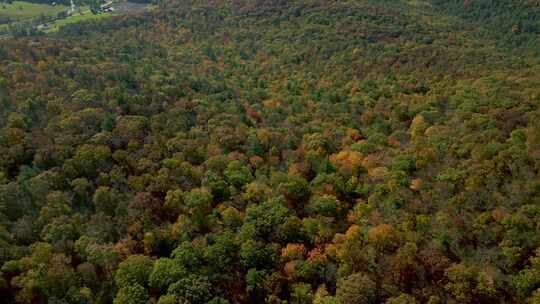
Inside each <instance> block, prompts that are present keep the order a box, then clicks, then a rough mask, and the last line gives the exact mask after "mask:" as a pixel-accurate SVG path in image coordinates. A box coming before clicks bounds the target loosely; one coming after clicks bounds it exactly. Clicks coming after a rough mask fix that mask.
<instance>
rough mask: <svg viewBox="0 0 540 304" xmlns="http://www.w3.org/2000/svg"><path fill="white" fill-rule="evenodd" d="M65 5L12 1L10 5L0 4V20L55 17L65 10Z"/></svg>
mask: <svg viewBox="0 0 540 304" xmlns="http://www.w3.org/2000/svg"><path fill="white" fill-rule="evenodd" d="M67 9H68V7H67V6H65V5H56V6H52V5H48V4H39V3H30V2H25V1H13V3H11V4H5V3H2V4H0V19H1V18H10V19H14V20H20V19H25V18H31V17H37V16H42V15H43V16H56V15H57V14H58V13H60V12H62V11H65V10H67Z"/></svg>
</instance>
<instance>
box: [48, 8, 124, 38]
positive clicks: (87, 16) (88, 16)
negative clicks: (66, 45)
mask: <svg viewBox="0 0 540 304" xmlns="http://www.w3.org/2000/svg"><path fill="white" fill-rule="evenodd" d="M83 11H84V10H83ZM114 15H115V14H114V13H101V14H98V15H94V14H92V13H91V12H90V11H89V10H88V11H85V13H84V14H82V15H81V14H79V13H75V14H73V15H72V16H70V17H68V18H66V19H61V20H57V21H55V22H54V23H51V24H49V25H48V26H47V27H46V28H44V29H43V31H44V32H45V33H53V32H57V31H58V29H60V27H62V26H65V25H68V24H73V23H77V22H82V21H89V20H99V19H104V18H107V17H111V16H114Z"/></svg>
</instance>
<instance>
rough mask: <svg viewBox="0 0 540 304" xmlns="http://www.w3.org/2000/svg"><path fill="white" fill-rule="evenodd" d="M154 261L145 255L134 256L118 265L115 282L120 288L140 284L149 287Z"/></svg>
mask: <svg viewBox="0 0 540 304" xmlns="http://www.w3.org/2000/svg"><path fill="white" fill-rule="evenodd" d="M153 264H154V263H153V261H152V260H151V259H150V258H149V257H147V256H144V255H132V256H129V257H128V258H127V259H126V260H124V261H122V262H121V263H120V265H118V270H117V271H116V273H115V275H114V281H115V282H116V285H117V286H118V287H120V288H123V287H126V286H130V285H135V284H138V285H140V286H147V285H148V279H149V276H150V273H151V271H152V268H153Z"/></svg>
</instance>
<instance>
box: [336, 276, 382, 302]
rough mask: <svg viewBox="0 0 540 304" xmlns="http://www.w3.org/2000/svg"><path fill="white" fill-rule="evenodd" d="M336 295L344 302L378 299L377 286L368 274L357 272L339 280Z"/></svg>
mask: <svg viewBox="0 0 540 304" xmlns="http://www.w3.org/2000/svg"><path fill="white" fill-rule="evenodd" d="M336 297H337V298H338V299H339V300H340V301H341V302H342V303H351V304H366V303H374V302H375V299H376V286H375V283H374V282H373V281H372V280H371V279H370V278H369V277H368V276H367V275H365V274H362V273H355V274H352V275H350V276H348V277H346V278H341V279H339V280H338V283H337V289H336Z"/></svg>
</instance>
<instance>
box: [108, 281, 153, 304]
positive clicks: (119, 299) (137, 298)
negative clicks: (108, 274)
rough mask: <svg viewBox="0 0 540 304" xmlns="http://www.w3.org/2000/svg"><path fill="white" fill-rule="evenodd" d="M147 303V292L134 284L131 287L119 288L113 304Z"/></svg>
mask: <svg viewBox="0 0 540 304" xmlns="http://www.w3.org/2000/svg"><path fill="white" fill-rule="evenodd" d="M147 301H148V291H147V290H146V289H145V288H144V287H142V286H141V285H139V284H137V283H135V284H133V285H127V286H125V287H122V288H120V290H118V293H117V294H116V297H115V298H114V302H113V303H114V304H146V302H147Z"/></svg>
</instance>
